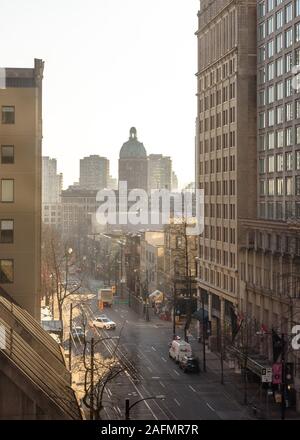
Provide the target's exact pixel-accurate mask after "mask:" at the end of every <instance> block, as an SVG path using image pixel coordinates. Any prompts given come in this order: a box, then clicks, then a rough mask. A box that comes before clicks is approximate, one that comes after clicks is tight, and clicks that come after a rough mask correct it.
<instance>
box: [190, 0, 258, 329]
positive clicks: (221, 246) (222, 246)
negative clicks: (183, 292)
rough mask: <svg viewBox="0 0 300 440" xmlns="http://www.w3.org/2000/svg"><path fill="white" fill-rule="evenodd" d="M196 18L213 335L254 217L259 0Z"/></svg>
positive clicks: (200, 183)
mask: <svg viewBox="0 0 300 440" xmlns="http://www.w3.org/2000/svg"><path fill="white" fill-rule="evenodd" d="M198 17H199V30H198V32H197V36H198V61H199V62H198V74H197V78H198V94H197V96H198V117H197V139H196V187H197V188H200V189H203V190H204V193H205V228H204V233H203V234H202V235H201V237H200V239H199V257H200V263H199V280H198V284H199V294H200V296H202V295H203V299H204V301H205V303H206V304H207V307H208V312H209V318H210V320H211V321H212V331H213V334H216V333H217V329H218V328H219V327H220V325H222V324H223V323H224V322H225V319H228V320H229V321H230V309H231V306H232V305H237V304H238V302H239V289H238V281H239V280H238V271H237V269H238V250H239V239H240V234H241V231H240V227H239V219H241V218H253V217H255V214H256V191H257V190H256V2H255V1H249V0H240V1H238V2H232V1H230V0H202V1H201V2H200V11H199V14H198Z"/></svg>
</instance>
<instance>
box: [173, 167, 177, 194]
mask: <svg viewBox="0 0 300 440" xmlns="http://www.w3.org/2000/svg"><path fill="white" fill-rule="evenodd" d="M177 190H178V177H177V175H176V173H175V171H172V191H177Z"/></svg>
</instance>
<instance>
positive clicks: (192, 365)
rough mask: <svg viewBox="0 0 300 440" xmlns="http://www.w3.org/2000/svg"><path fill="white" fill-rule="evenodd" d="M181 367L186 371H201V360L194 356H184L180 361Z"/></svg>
mask: <svg viewBox="0 0 300 440" xmlns="http://www.w3.org/2000/svg"><path fill="white" fill-rule="evenodd" d="M179 366H180V368H181V369H182V370H183V371H184V372H185V373H199V372H200V368H199V361H198V359H197V358H194V357H192V356H183V358H182V359H181V361H180V362H179Z"/></svg>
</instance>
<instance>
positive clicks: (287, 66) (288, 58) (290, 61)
mask: <svg viewBox="0 0 300 440" xmlns="http://www.w3.org/2000/svg"><path fill="white" fill-rule="evenodd" d="M292 67H293V56H292V52H289V53H287V54H286V55H285V73H289V72H290V71H291V70H292Z"/></svg>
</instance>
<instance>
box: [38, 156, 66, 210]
mask: <svg viewBox="0 0 300 440" xmlns="http://www.w3.org/2000/svg"><path fill="white" fill-rule="evenodd" d="M42 176H43V177H42V182H43V183H42V202H43V203H59V202H60V195H61V191H62V185H63V175H62V174H57V160H56V159H51V158H50V157H43V163H42Z"/></svg>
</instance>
